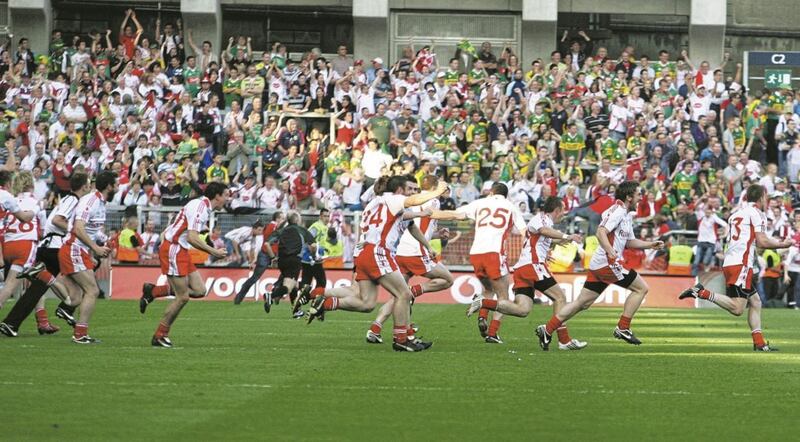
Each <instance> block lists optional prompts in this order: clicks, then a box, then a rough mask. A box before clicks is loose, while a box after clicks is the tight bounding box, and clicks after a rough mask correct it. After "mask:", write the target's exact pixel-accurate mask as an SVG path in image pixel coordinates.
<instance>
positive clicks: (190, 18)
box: [181, 0, 222, 53]
mask: <svg viewBox="0 0 800 442" xmlns="http://www.w3.org/2000/svg"><path fill="white" fill-rule="evenodd" d="M181 14H182V16H183V22H184V27H185V29H192V33H193V35H192V39H193V40H194V42H195V44H196V45H197V47H198V48H199V47H200V46H201V45H202V42H203V41H205V40H208V41H210V42H211V46H212V50H213V51H214V52H217V53H219V51H220V49H221V48H222V8H221V7H220V0H181ZM186 50H187V52H191V48H189V46H188V44H187V45H186Z"/></svg>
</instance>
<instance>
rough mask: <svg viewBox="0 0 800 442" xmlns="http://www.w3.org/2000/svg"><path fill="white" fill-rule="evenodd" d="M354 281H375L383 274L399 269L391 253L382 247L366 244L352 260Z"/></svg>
mask: <svg viewBox="0 0 800 442" xmlns="http://www.w3.org/2000/svg"><path fill="white" fill-rule="evenodd" d="M353 264H355V270H356V281H366V280H370V281H377V280H378V279H380V278H381V277H382V276H384V275H388V274H389V273H392V272H396V271H398V270H400V267H398V265H397V262H396V261H395V259H394V257H393V256H392V253H391V252H389V250H387V249H386V248H384V247H375V244H367V245H365V246H364V248H363V249H362V250H361V252H359V254H358V256H356V257H355V259H354V260H353Z"/></svg>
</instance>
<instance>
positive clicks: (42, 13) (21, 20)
mask: <svg viewBox="0 0 800 442" xmlns="http://www.w3.org/2000/svg"><path fill="white" fill-rule="evenodd" d="M8 12H9V14H8V19H9V25H10V26H9V29H10V33H11V34H13V35H14V40H15V42H14V46H12V47H13V48H16V41H18V40H19V39H20V38H22V37H27V38H28V39H29V41H30V44H31V49H32V50H33V53H34V54H47V51H48V47H49V45H50V31H51V29H52V23H53V8H52V7H51V5H50V0H9V2H8Z"/></svg>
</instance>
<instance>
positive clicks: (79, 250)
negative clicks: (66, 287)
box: [58, 243, 95, 275]
mask: <svg viewBox="0 0 800 442" xmlns="http://www.w3.org/2000/svg"><path fill="white" fill-rule="evenodd" d="M58 265H59V269H60V273H62V274H64V275H72V274H75V273H80V272H86V271H94V265H95V264H94V258H92V255H91V254H90V253H89V251H88V250H86V249H84V248H83V247H81V246H79V245H77V244H75V243H66V244H64V245H63V246H61V248H60V249H58Z"/></svg>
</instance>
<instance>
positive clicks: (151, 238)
mask: <svg viewBox="0 0 800 442" xmlns="http://www.w3.org/2000/svg"><path fill="white" fill-rule="evenodd" d="M139 236H141V237H142V247H144V251H145V252H147V253H150V254H153V253H156V251H157V250H156V244H158V237H159V234H158V233H156V232H142V234H141V235H139Z"/></svg>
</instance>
